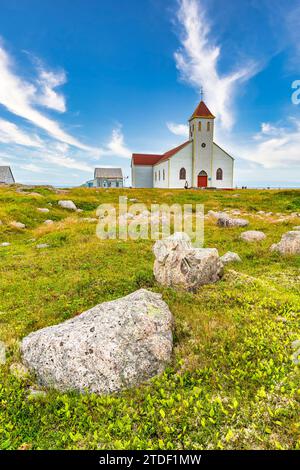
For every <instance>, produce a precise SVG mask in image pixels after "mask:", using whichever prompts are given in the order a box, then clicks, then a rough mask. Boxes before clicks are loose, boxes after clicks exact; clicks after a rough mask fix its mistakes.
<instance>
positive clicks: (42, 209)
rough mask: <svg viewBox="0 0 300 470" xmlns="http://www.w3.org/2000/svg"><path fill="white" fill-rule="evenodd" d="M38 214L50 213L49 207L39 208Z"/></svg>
mask: <svg viewBox="0 0 300 470" xmlns="http://www.w3.org/2000/svg"><path fill="white" fill-rule="evenodd" d="M37 210H38V212H45V213H46V212H50V211H49V209H47V207H38V208H37Z"/></svg>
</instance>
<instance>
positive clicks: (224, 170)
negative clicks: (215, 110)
mask: <svg viewBox="0 0 300 470" xmlns="http://www.w3.org/2000/svg"><path fill="white" fill-rule="evenodd" d="M214 119H215V116H214V115H213V114H212V113H211V112H210V111H209V109H208V108H207V106H206V104H205V103H204V102H203V101H200V103H199V105H198V106H197V108H196V109H195V111H194V113H193V114H192V116H191V118H190V119H189V140H187V141H186V142H184V143H183V144H181V145H179V146H178V147H176V148H173V149H171V150H168V151H167V152H165V153H164V154H162V155H157V154H141V153H133V154H132V159H131V172H132V186H133V187H134V188H184V187H186V188H187V187H189V188H220V189H230V188H232V187H233V167H234V158H233V157H232V156H231V155H229V153H227V152H225V150H223V149H222V148H221V147H219V145H217V144H216V143H215V142H214Z"/></svg>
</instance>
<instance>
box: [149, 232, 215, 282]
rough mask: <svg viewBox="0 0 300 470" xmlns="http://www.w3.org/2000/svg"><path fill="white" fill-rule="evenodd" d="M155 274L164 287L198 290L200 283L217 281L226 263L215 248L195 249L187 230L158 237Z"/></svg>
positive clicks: (154, 250) (154, 249) (155, 252)
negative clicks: (165, 236) (164, 237)
mask: <svg viewBox="0 0 300 470" xmlns="http://www.w3.org/2000/svg"><path fill="white" fill-rule="evenodd" d="M153 252H154V255H155V262H154V268H153V272H154V276H155V279H156V280H157V282H159V283H160V284H162V285H164V286H171V287H180V288H184V289H186V290H191V291H193V290H196V289H197V288H198V287H199V286H201V285H204V284H210V283H212V282H216V281H218V280H219V279H220V278H221V277H222V275H223V264H222V262H221V261H220V258H219V254H218V251H217V250H216V249H215V248H193V247H192V244H191V241H190V239H189V237H188V235H186V234H185V233H181V232H178V233H175V234H174V235H171V236H170V237H168V238H166V239H164V240H158V241H157V242H156V243H155V244H154V247H153Z"/></svg>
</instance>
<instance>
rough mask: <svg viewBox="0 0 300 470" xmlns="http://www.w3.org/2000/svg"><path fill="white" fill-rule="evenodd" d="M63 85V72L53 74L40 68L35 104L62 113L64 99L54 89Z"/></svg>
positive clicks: (64, 104) (64, 108) (64, 75)
mask: <svg viewBox="0 0 300 470" xmlns="http://www.w3.org/2000/svg"><path fill="white" fill-rule="evenodd" d="M64 83H66V74H65V72H64V71H60V72H57V73H55V72H49V71H47V70H44V69H43V68H41V67H40V68H39V79H38V85H39V86H40V89H41V91H40V94H38V95H37V97H36V103H38V104H40V105H42V106H46V107H47V108H50V109H54V110H55V111H59V112H61V113H64V112H65V111H66V100H65V97H64V96H63V95H62V94H59V93H58V92H57V91H55V88H57V87H59V86H61V85H63V84H64Z"/></svg>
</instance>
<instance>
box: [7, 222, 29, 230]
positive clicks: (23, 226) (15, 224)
mask: <svg viewBox="0 0 300 470" xmlns="http://www.w3.org/2000/svg"><path fill="white" fill-rule="evenodd" d="M10 225H11V226H12V227H14V228H20V229H23V228H25V227H26V225H25V224H22V222H16V221H15V220H14V221H13V222H11V223H10Z"/></svg>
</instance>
